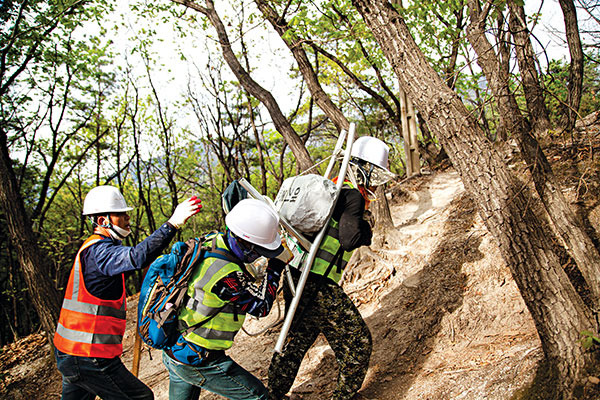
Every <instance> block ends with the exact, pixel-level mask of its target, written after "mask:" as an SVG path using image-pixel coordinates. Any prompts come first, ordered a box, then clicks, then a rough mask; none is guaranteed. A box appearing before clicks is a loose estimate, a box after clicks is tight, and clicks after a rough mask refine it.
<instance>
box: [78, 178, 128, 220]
mask: <svg viewBox="0 0 600 400" xmlns="http://www.w3.org/2000/svg"><path fill="white" fill-rule="evenodd" d="M131 210H133V207H129V206H128V205H127V203H126V202H125V197H123V194H121V192H120V191H119V189H117V188H116V187H114V186H110V185H103V186H96V187H95V188H93V189H92V190H90V191H89V192H88V194H87V195H86V196H85V200H84V201H83V215H94V214H103V213H111V212H125V211H131Z"/></svg>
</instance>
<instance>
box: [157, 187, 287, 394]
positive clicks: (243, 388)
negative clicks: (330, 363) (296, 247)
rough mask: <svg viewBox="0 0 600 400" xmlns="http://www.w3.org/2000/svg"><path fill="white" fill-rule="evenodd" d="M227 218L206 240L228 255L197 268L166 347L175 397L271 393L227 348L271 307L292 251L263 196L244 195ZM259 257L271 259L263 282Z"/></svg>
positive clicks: (165, 358)
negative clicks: (253, 268) (253, 266)
mask: <svg viewBox="0 0 600 400" xmlns="http://www.w3.org/2000/svg"><path fill="white" fill-rule="evenodd" d="M225 223H226V225H227V230H226V232H225V233H224V234H221V233H218V234H213V235H212V237H209V239H212V240H208V241H207V245H209V246H213V247H215V248H216V249H220V251H221V252H225V253H226V254H227V255H228V256H229V258H230V259H229V260H223V259H221V258H216V257H207V258H205V259H204V260H203V261H202V262H201V263H200V264H199V265H198V266H197V267H196V269H195V271H194V273H193V275H192V278H191V279H190V282H189V284H188V289H187V301H186V303H185V307H184V308H182V310H181V311H180V313H179V322H180V327H181V330H182V332H183V333H182V334H181V335H180V337H179V338H178V340H177V343H176V344H175V345H174V346H173V347H171V348H169V349H168V350H166V351H165V352H163V363H164V364H165V366H166V367H167V370H168V371H169V380H170V381H169V399H170V400H195V399H198V398H199V396H200V390H201V388H204V389H206V390H209V391H211V392H214V393H217V394H219V395H221V396H224V397H226V398H228V399H236V400H263V399H267V398H268V396H267V389H266V388H265V386H264V385H263V384H262V382H261V381H260V380H259V379H258V378H256V377H255V376H253V375H252V374H250V373H249V372H248V371H246V370H245V369H243V368H242V367H241V366H239V365H238V364H237V363H236V362H235V361H233V360H232V359H231V358H230V357H229V356H228V355H226V354H225V350H227V349H229V348H230V347H231V346H232V345H233V340H234V337H235V335H236V333H237V332H238V331H239V330H240V329H241V327H242V324H243V323H244V318H245V316H246V314H250V315H253V316H256V317H262V316H265V315H267V314H268V313H269V310H270V309H271V306H272V304H273V300H274V299H275V297H276V295H277V287H278V285H279V277H280V275H281V271H282V270H283V268H284V267H285V264H286V262H287V261H288V260H289V258H290V256H291V254H290V253H289V251H288V250H287V249H285V247H284V246H282V243H281V237H280V236H279V233H278V226H279V217H278V215H277V213H275V212H274V211H273V210H272V209H271V208H270V207H269V206H268V205H267V204H265V203H263V202H261V201H259V200H255V199H244V200H241V201H240V202H239V203H237V204H236V205H235V207H233V208H232V209H231V211H230V212H229V213H228V214H227V216H226V217H225ZM211 251H214V249H213V250H211ZM260 256H264V257H266V258H268V259H269V261H268V266H267V269H266V272H265V277H264V279H263V281H262V282H261V283H260V284H255V283H253V278H252V276H251V275H250V274H248V273H247V271H246V269H245V267H244V263H252V262H253V261H255V260H256V259H257V258H259V257H260Z"/></svg>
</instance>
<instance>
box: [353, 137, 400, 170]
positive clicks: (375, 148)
mask: <svg viewBox="0 0 600 400" xmlns="http://www.w3.org/2000/svg"><path fill="white" fill-rule="evenodd" d="M389 152H390V148H389V147H388V145H387V144H385V143H383V141H381V140H379V139H377V138H374V137H372V136H362V137H359V138H358V139H356V141H355V142H354V144H353V145H352V153H351V155H352V157H356V158H360V159H361V160H365V161H367V162H370V163H371V164H374V165H376V166H378V167H379V168H383V169H385V170H387V169H388V154H389Z"/></svg>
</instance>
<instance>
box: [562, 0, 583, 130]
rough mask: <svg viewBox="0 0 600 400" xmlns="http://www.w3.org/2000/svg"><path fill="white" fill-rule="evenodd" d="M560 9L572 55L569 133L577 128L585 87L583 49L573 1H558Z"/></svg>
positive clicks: (567, 113)
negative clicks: (576, 123) (582, 92)
mask: <svg viewBox="0 0 600 400" xmlns="http://www.w3.org/2000/svg"><path fill="white" fill-rule="evenodd" d="M558 2H559V3H560V8H562V12H563V15H564V19H565V30H566V34H567V44H568V45H569V53H570V54H571V64H570V66H569V82H568V84H567V88H568V98H567V109H566V110H565V115H564V121H563V126H564V127H565V130H566V131H567V132H570V131H572V130H573V128H574V127H575V122H576V120H577V112H578V111H579V104H580V103H581V91H582V87H583V49H582V47H581V38H580V37H579V27H578V25H577V11H576V10H575V4H574V3H573V0H558Z"/></svg>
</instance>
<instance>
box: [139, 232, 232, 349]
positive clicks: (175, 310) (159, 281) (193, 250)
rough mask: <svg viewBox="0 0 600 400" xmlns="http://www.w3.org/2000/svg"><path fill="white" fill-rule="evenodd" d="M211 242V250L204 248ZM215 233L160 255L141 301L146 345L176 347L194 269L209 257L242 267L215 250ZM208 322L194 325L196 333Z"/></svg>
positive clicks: (148, 275)
mask: <svg viewBox="0 0 600 400" xmlns="http://www.w3.org/2000/svg"><path fill="white" fill-rule="evenodd" d="M210 239H212V248H209V247H207V246H206V245H205V243H206V242H208V241H209V240H210ZM216 240H217V235H216V234H209V235H207V236H205V237H203V238H193V239H189V240H187V241H186V242H185V243H184V242H176V243H175V244H174V245H173V246H172V247H171V252H170V253H169V254H166V255H163V256H160V257H159V258H157V259H156V260H155V261H154V262H153V263H152V264H150V266H149V267H148V271H147V272H146V276H145V278H144V282H143V283H142V289H141V291H140V298H139V302H138V333H139V335H140V337H141V338H142V340H143V341H144V343H146V344H147V345H148V346H150V347H152V348H155V349H165V348H168V347H171V346H172V345H174V344H175V341H176V340H177V338H178V337H179V334H180V332H179V329H178V318H177V317H178V314H179V309H180V308H181V306H182V305H183V304H184V301H183V300H184V298H185V295H186V292H187V287H188V282H189V280H190V278H191V276H192V274H193V272H194V269H195V267H196V266H197V265H199V264H200V263H201V262H202V261H203V260H204V259H205V258H207V257H215V258H220V259H222V260H226V261H231V262H234V263H236V264H240V260H238V259H237V258H235V257H234V256H232V255H230V254H229V253H228V252H227V251H225V250H223V249H219V248H217V247H216ZM207 321H208V320H205V321H202V322H200V323H198V324H196V325H193V326H191V327H189V328H187V330H190V331H191V330H193V329H195V328H196V327H197V326H199V325H202V324H204V323H206V322H207Z"/></svg>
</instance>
